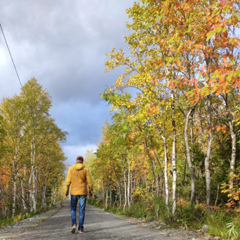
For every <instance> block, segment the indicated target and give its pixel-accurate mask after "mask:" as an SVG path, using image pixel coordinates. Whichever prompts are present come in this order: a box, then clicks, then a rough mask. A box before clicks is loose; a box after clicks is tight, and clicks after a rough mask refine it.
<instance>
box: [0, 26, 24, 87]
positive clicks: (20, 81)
mask: <svg viewBox="0 0 240 240" xmlns="http://www.w3.org/2000/svg"><path fill="white" fill-rule="evenodd" d="M0 28H1V31H2V35H3V38H4V41H5V43H6V45H7V49H8V53H9V55H10V57H11V60H12V64H13V67H14V69H15V72H16V74H17V78H18V81H19V83H20V85H21V87H22V83H21V80H20V77H19V74H18V71H17V68H16V65H15V63H14V60H13V57H12V54H11V51H10V48H9V46H8V42H7V39H6V37H5V34H4V32H3V28H2V24H1V23H0Z"/></svg>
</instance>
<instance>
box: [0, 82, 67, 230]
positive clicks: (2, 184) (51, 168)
mask: <svg viewBox="0 0 240 240" xmlns="http://www.w3.org/2000/svg"><path fill="white" fill-rule="evenodd" d="M51 105H52V103H51V98H50V95H49V93H48V92H47V91H46V90H45V89H43V87H42V86H41V85H40V84H38V82H37V80H36V79H34V78H33V79H31V80H29V81H28V82H27V83H26V84H25V85H24V86H23V87H22V88H21V92H20V94H19V95H14V96H13V97H11V98H3V100H2V102H1V104H0V109H1V114H0V115H1V119H0V149H1V151H0V226H1V224H6V223H11V222H12V221H16V220H21V218H25V217H27V216H31V215H32V214H36V213H39V212H41V211H45V210H47V209H48V208H49V207H51V206H52V205H53V204H55V203H56V201H58V200H60V199H61V198H62V195H63V194H62V192H61V191H62V189H63V182H64V180H65V168H66V167H65V164H64V161H65V156H64V153H63V151H62V148H61V145H60V143H61V142H63V141H65V138H66V135H67V133H66V132H64V131H62V130H61V129H60V128H58V126H57V125H56V123H55V120H54V119H53V118H51V116H50V113H49V110H50V108H51ZM4 221H6V223H5V222H4Z"/></svg>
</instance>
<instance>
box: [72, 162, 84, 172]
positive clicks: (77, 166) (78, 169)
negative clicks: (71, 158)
mask: <svg viewBox="0 0 240 240" xmlns="http://www.w3.org/2000/svg"><path fill="white" fill-rule="evenodd" d="M73 168H74V169H75V170H76V171H80V170H82V169H84V168H85V166H84V165H83V164H82V163H76V164H74V165H73Z"/></svg>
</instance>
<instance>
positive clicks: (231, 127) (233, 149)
mask: <svg viewBox="0 0 240 240" xmlns="http://www.w3.org/2000/svg"><path fill="white" fill-rule="evenodd" d="M229 128H230V134H231V140H232V154H231V161H230V184H229V189H230V192H232V188H233V179H232V174H234V170H235V161H236V133H235V132H234V127H233V121H229Z"/></svg>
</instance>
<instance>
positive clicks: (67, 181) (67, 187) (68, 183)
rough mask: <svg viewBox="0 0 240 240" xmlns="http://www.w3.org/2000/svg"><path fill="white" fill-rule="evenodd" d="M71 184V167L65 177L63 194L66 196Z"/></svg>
mask: <svg viewBox="0 0 240 240" xmlns="http://www.w3.org/2000/svg"><path fill="white" fill-rule="evenodd" d="M70 185H71V168H69V170H68V174H67V178H66V186H65V196H66V197H68V191H69V187H70Z"/></svg>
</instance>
